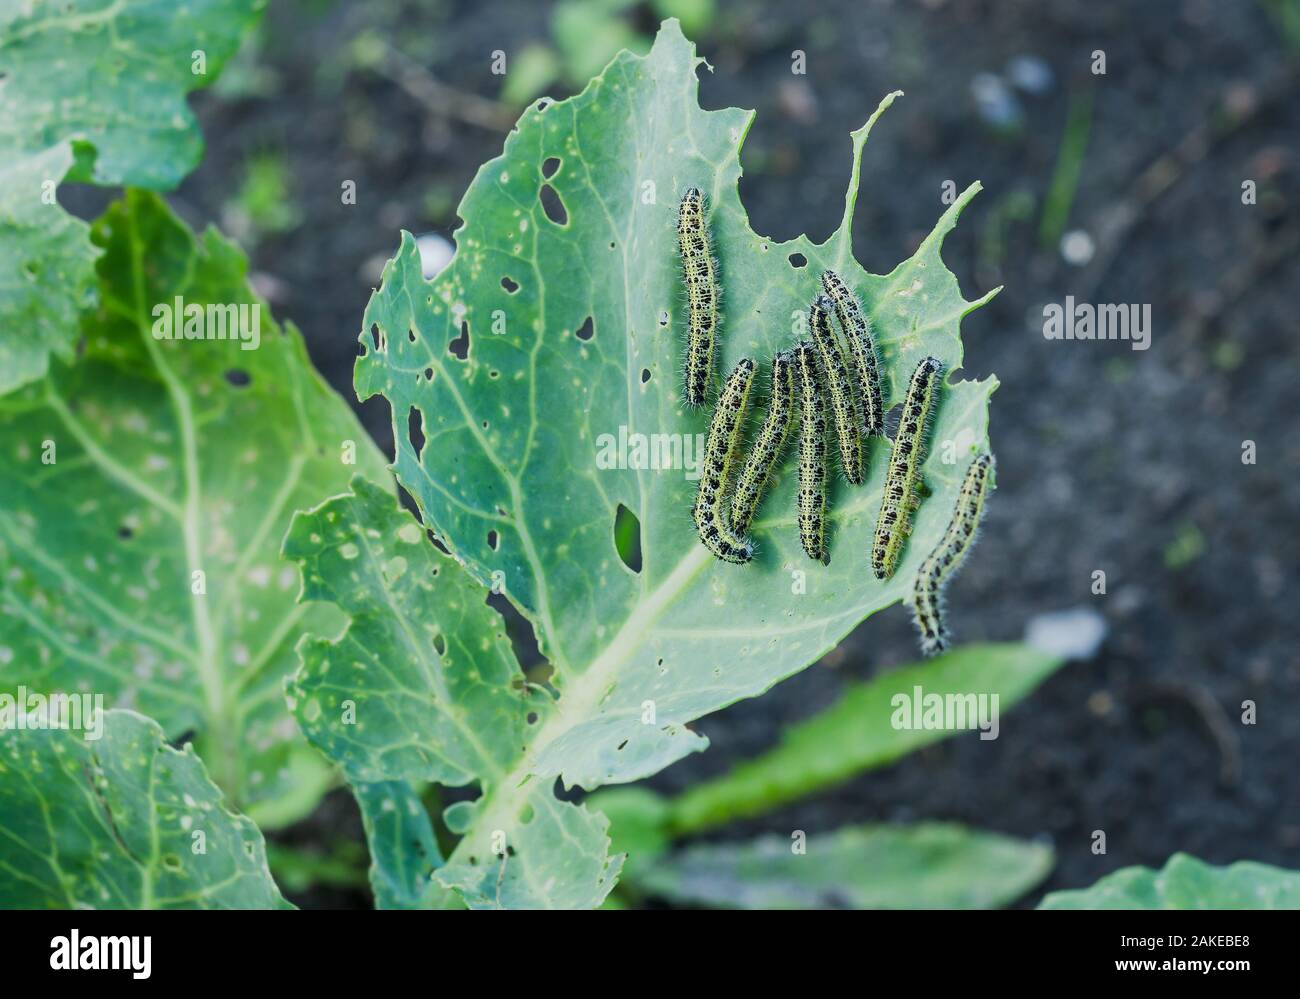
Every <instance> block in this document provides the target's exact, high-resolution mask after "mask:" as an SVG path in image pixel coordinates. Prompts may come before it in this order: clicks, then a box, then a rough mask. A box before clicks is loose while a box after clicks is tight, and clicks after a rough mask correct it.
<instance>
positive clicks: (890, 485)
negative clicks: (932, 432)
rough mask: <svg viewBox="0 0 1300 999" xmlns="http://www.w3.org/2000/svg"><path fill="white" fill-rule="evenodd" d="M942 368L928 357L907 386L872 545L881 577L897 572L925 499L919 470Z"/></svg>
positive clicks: (940, 364)
mask: <svg viewBox="0 0 1300 999" xmlns="http://www.w3.org/2000/svg"><path fill="white" fill-rule="evenodd" d="M942 370H943V364H942V363H941V362H940V361H939V360H938V359H937V358H933V357H927V358H925V359H924V360H922V361H921V363H920V364H918V365H917V366H916V370H915V371H914V372H912V381H911V382H910V383H909V384H908V386H907V397H906V399H904V400H903V415H902V418H901V419H900V420H899V423H898V433H897V434H895V435H894V449H893V451H892V453H891V454H890V456H889V475H888V477H887V478H886V479H885V491H884V495H883V496H882V498H881V501H880V517H879V519H877V521H876V537H875V542H874V543H873V544H872V547H871V567H872V568H873V569H874V570H875V573H876V578H877V579H888V578H889V577H890V576H892V575H893V574H894V567H895V565H897V563H898V553H899V552H900V551H902V549H903V538H904V537H906V535H907V534H908V533H909V532H910V531H911V530H912V511H913V510H915V509H916V508H917V506H919V505H920V502H921V501H920V496H919V495H918V494H917V486H918V484H919V483H918V481H917V472H918V470H919V469H920V467H921V459H922V457H923V456H924V452H925V431H926V428H927V425H928V423H929V420H930V414H931V412H932V411H933V409H934V399H935V396H936V394H937V392H938V384H939V373H940V372H941V371H942Z"/></svg>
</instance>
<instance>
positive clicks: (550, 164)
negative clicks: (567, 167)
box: [542, 156, 560, 180]
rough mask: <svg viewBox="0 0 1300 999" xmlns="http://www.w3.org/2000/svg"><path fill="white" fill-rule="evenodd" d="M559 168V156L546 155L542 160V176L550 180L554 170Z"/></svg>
mask: <svg viewBox="0 0 1300 999" xmlns="http://www.w3.org/2000/svg"><path fill="white" fill-rule="evenodd" d="M558 169H560V158H559V157H558V156H548V157H546V159H545V160H543V161H542V176H543V177H544V178H546V179H547V180H550V179H551V178H552V177H554V176H555V171H556V170H558Z"/></svg>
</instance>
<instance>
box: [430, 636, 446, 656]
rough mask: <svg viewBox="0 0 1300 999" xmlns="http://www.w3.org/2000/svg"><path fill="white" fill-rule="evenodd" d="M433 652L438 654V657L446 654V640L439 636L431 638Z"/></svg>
mask: <svg viewBox="0 0 1300 999" xmlns="http://www.w3.org/2000/svg"><path fill="white" fill-rule="evenodd" d="M433 651H434V652H436V653H438V655H439V656H445V655H446V654H447V639H445V638H443V637H442V635H441V634H437V635H434V636H433Z"/></svg>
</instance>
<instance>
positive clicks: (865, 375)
mask: <svg viewBox="0 0 1300 999" xmlns="http://www.w3.org/2000/svg"><path fill="white" fill-rule="evenodd" d="M822 287H823V288H825V289H826V294H827V295H828V296H830V300H831V301H832V302H833V303H835V315H836V316H837V317H838V318H839V321H840V329H842V330H843V331H844V339H845V340H847V341H848V344H849V351H850V353H851V354H852V355H853V366H854V367H855V368H856V369H857V375H858V386H859V389H860V390H861V395H862V416H863V423H862V429H863V431H864V432H865V433H866V435H867V436H868V437H880V436H884V433H885V407H884V401H883V400H882V398H881V395H880V367H879V365H878V364H877V363H876V344H875V341H874V340H872V338H871V320H870V319H869V318H868V317H867V316H866V315H864V314H863V312H862V307H861V306H860V305H859V304H858V299H857V296H855V295H854V294H853V292H851V291H849V288H848V285H846V284H845V283H844V282H843V281H842V280H841V279H840V276H839V275H838V274H836V273H835V272H834V271H826V272H825V273H823V274H822Z"/></svg>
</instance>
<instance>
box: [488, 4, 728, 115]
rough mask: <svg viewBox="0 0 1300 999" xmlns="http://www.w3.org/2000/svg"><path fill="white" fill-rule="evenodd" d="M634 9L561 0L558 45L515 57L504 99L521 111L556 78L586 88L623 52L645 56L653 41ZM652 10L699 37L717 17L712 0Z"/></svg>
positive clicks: (554, 29) (554, 17)
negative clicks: (641, 28) (632, 15)
mask: <svg viewBox="0 0 1300 999" xmlns="http://www.w3.org/2000/svg"><path fill="white" fill-rule="evenodd" d="M636 6H637V0H559V2H558V3H556V5H555V7H554V8H553V9H552V11H551V37H552V39H553V40H554V43H555V45H554V47H551V46H550V45H544V44H541V43H534V44H531V45H527V46H525V47H524V48H522V49H521V50H520V51H519V52H518V53H517V54H515V55H514V56H513V59H512V64H511V68H510V72H509V73H507V74H506V79H505V81H504V82H503V84H502V86H501V100H502V101H504V102H505V103H506V104H509V105H511V106H512V107H523V106H524V105H525V104H527V103H529V102H530V101H532V100H533V99H534V98H536V97H539V96H541V94H542V93H543V92H545V90H546V88H547V87H549V86H550V85H551V84H552V83H555V82H556V81H557V80H559V81H562V82H563V83H564V84H565V85H566V86H568V87H572V88H574V89H577V88H578V87H581V86H583V85H584V84H585V83H586V82H587V81H588V80H589V79H591V78H592V77H593V76H595V75H596V74H597V73H599V72H600V71H601V70H602V69H604V68H605V65H606V64H607V63H608V62H609V61H610V60H611V59H613V58H614V56H616V55H617V54H618V53H619V52H620V51H622V50H624V49H626V50H628V51H629V52H634V53H636V54H638V55H641V54H643V53H645V52H646V51H647V50H648V49H649V48H650V39H648V38H646V37H645V36H644V35H642V34H641V33H640V32H638V31H637V30H636V28H635V27H633V25H632V23H631V21H630V20H629V17H628V15H629V13H630V12H631V11H632V9H633V8H635V7H636ZM652 6H653V8H654V11H655V13H656V14H658V15H659V17H661V18H676V19H677V20H678V21H679V22H680V23H681V26H682V30H683V31H684V32H685V33H686V35H687V36H688V37H690V38H695V39H699V38H700V37H701V36H703V35H705V34H707V33H708V31H709V30H710V28H711V27H712V25H713V20H714V17H715V15H716V10H715V7H714V3H713V0H654V3H653V4H652Z"/></svg>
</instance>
